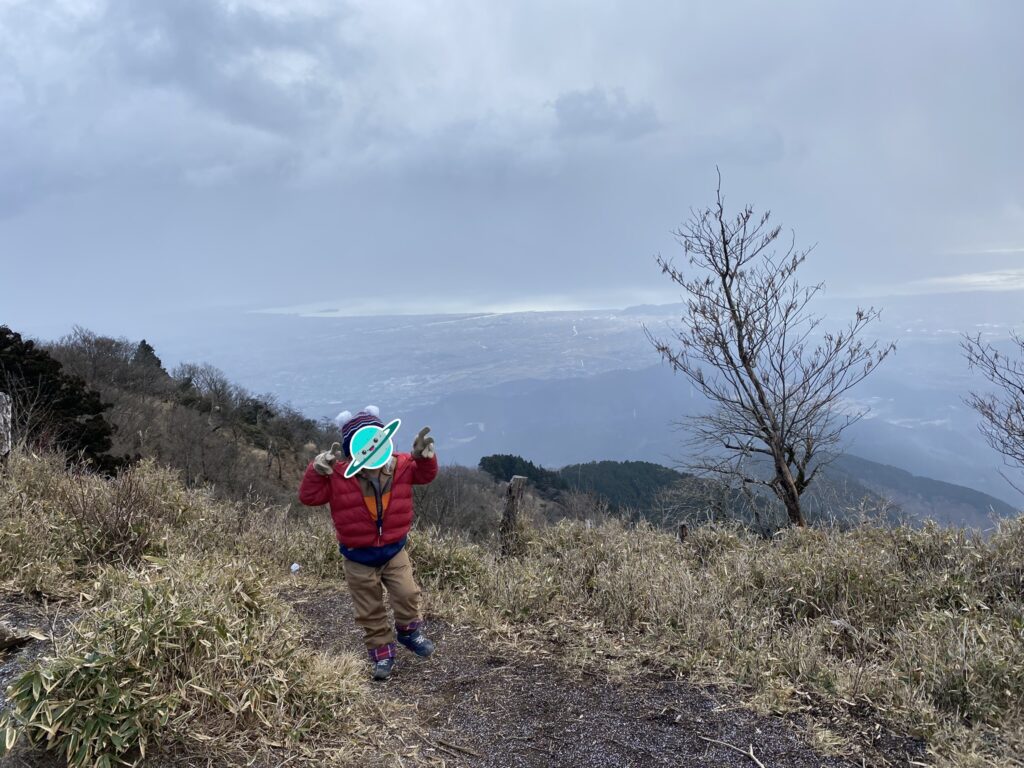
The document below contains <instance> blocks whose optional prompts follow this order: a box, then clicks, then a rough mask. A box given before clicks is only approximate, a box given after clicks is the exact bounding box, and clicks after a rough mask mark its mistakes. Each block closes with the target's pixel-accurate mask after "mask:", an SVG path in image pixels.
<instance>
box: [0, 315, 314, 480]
mask: <svg viewBox="0 0 1024 768" xmlns="http://www.w3.org/2000/svg"><path fill="white" fill-rule="evenodd" d="M0 387H3V388H5V389H6V390H7V391H8V392H10V393H11V394H12V396H13V397H14V401H15V402H14V410H15V413H16V414H17V417H16V419H15V440H16V441H21V442H23V443H25V444H29V445H34V446H38V447H43V448H53V449H59V450H64V451H67V452H69V453H70V454H71V455H72V457H75V456H77V455H78V454H80V453H82V454H83V455H84V456H85V457H86V458H87V459H89V460H90V462H91V463H92V464H93V465H94V466H97V467H99V468H101V469H104V470H106V471H113V470H115V469H117V468H118V467H121V466H125V465H126V464H127V463H130V462H133V461H138V460H140V459H143V458H151V459H154V460H156V461H159V462H161V463H163V464H166V465H169V466H172V467H174V468H175V469H178V470H179V471H181V473H182V478H183V480H184V482H185V483H186V485H188V486H190V487H195V486H201V485H210V486H212V487H214V488H216V489H219V491H220V492H222V493H224V494H225V495H245V494H248V495H251V496H261V497H265V498H272V499H278V500H283V499H291V498H293V497H294V492H295V485H296V482H297V477H298V473H299V472H300V471H301V469H303V468H304V467H305V465H306V463H307V462H308V460H309V458H310V457H311V456H312V454H313V452H314V450H315V447H316V446H317V445H319V444H323V443H325V442H327V443H328V444H329V440H328V438H330V437H331V435H332V434H333V433H332V431H331V429H332V427H333V425H331V424H329V423H328V424H322V423H318V422H316V421H314V420H312V419H309V418H307V417H305V416H303V415H302V414H301V413H299V412H298V411H297V410H295V409H294V408H292V407H291V406H289V405H287V404H284V403H280V402H278V401H277V399H276V398H274V397H272V396H268V395H258V394H255V393H252V392H249V391H248V390H246V389H244V388H243V387H240V386H238V385H236V384H234V383H232V382H231V381H230V380H228V378H227V377H226V376H225V375H224V374H223V372H221V371H220V370H218V369H217V368H215V367H213V366H211V365H207V364H201V363H186V364H182V365H179V366H177V367H176V368H175V369H174V370H173V371H170V372H168V371H167V370H165V368H164V366H163V364H162V362H161V360H160V358H159V356H158V354H157V351H156V350H155V349H154V348H153V347H152V346H151V345H150V344H149V343H147V342H146V341H145V339H143V340H141V341H138V342H134V341H130V340H128V339H125V338H111V337H107V336H100V335H97V334H95V333H92V332H91V331H88V330H86V329H83V328H75V330H74V331H73V332H72V333H71V334H69V335H67V336H65V337H63V338H62V339H60V340H58V341H56V342H52V343H49V344H41V343H37V342H33V341H25V340H23V339H21V337H20V336H19V335H18V334H17V333H15V332H14V331H12V330H10V329H9V328H6V327H4V328H0Z"/></svg>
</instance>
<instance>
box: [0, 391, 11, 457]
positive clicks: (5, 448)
mask: <svg viewBox="0 0 1024 768" xmlns="http://www.w3.org/2000/svg"><path fill="white" fill-rule="evenodd" d="M13 433H14V428H13V423H12V413H11V396H10V395H8V394H7V393H6V392H0V464H3V463H5V462H6V461H7V456H8V455H9V454H10V452H11V448H13V446H14V438H13Z"/></svg>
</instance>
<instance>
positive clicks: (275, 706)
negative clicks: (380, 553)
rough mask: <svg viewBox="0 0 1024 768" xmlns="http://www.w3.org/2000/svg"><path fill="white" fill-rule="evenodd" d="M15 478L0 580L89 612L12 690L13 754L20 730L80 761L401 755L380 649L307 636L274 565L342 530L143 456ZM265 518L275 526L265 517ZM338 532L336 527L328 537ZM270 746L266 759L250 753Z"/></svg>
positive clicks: (35, 462) (2, 744)
mask: <svg viewBox="0 0 1024 768" xmlns="http://www.w3.org/2000/svg"><path fill="white" fill-rule="evenodd" d="M8 470H9V471H8V472H7V474H6V476H5V477H3V478H2V479H0V589H4V590H7V591H10V590H17V591H21V592H24V593H28V594H41V595H44V596H50V597H57V598H61V599H64V600H67V601H69V602H70V603H71V604H72V605H74V606H75V607H73V608H72V609H71V610H72V611H74V612H78V613H80V618H79V619H78V620H77V621H76V622H75V623H74V624H73V625H72V629H71V631H70V633H69V634H68V635H66V636H64V637H58V638H56V639H55V640H56V641H55V644H54V647H53V652H52V654H51V656H50V657H49V658H46V659H44V660H43V661H42V662H41V663H39V664H37V665H35V666H34V667H32V668H31V669H29V670H28V671H27V672H26V673H25V674H24V675H22V677H20V678H19V679H17V680H16V681H15V683H14V684H13V685H12V687H11V688H10V689H9V690H8V691H7V697H8V699H9V702H10V705H11V706H10V708H9V709H8V710H7V711H6V712H5V713H4V715H3V717H2V718H0V734H3V738H2V739H0V754H2V753H3V752H4V751H5V750H6V749H10V748H11V747H14V746H15V745H16V744H17V743H22V744H30V745H36V746H42V747H45V748H47V749H51V750H54V751H58V752H60V753H62V754H63V755H65V756H66V758H67V760H68V763H69V765H71V766H89V765H100V766H104V765H121V764H124V765H134V764H140V763H141V762H143V761H145V764H147V765H152V764H173V765H180V764H196V765H201V764H210V765H253V764H256V765H261V764H265V765H276V764H280V763H281V762H283V761H287V763H288V764H289V765H303V764H305V765H327V764H330V765H396V764H399V762H400V761H399V752H398V750H399V748H404V747H403V745H402V743H401V741H400V740H397V739H395V738H394V735H395V731H396V730H399V729H401V727H402V724H403V723H404V722H405V720H404V718H405V717H406V715H404V714H403V713H402V712H395V711H389V712H388V713H386V714H385V713H384V712H382V711H381V710H380V707H379V705H378V704H376V703H375V697H373V696H372V695H371V694H370V691H369V688H368V685H367V682H366V677H367V676H366V668H365V660H363V659H362V658H356V657H354V656H341V657H339V656H332V657H330V658H329V659H327V658H323V657H321V656H318V655H317V654H314V653H313V652H311V651H309V650H308V649H305V648H303V647H302V646H301V645H300V642H299V636H298V634H297V625H298V622H297V620H296V619H295V617H294V616H292V615H291V613H290V611H289V610H288V609H287V607H286V606H285V605H284V604H283V603H282V602H281V601H280V600H278V599H277V598H276V597H275V596H274V595H273V593H272V590H271V589H270V586H271V585H272V581H271V580H268V577H267V575H266V574H268V573H273V572H278V571H279V572H281V573H285V572H287V571H286V566H285V565H283V564H284V563H286V562H290V560H289V558H291V557H298V556H299V555H300V553H301V555H302V559H303V562H304V563H310V564H311V565H312V568H311V570H313V571H316V567H315V566H316V564H315V562H313V559H314V558H312V557H309V556H308V555H309V554H310V553H311V552H315V551H318V550H321V551H322V562H323V571H322V572H321V573H320V575H324V576H326V575H334V573H335V572H334V571H332V569H336V568H338V566H337V564H336V562H335V561H336V559H337V556H336V548H335V547H334V545H333V544H332V545H331V547H330V551H331V552H333V553H334V554H335V556H334V557H333V558H329V557H328V555H327V554H326V553H327V552H328V548H327V546H326V543H325V542H326V539H327V536H328V535H329V534H330V531H329V530H318V527H317V526H315V525H313V524H312V523H310V522H304V521H289V520H288V519H287V517H286V516H284V514H283V513H278V512H274V511H272V510H261V511H256V510H252V509H248V508H246V507H245V506H244V505H232V504H226V503H223V502H216V501H214V500H213V499H212V498H211V497H209V496H208V495H207V494H204V493H203V492H200V491H188V490H185V489H184V488H183V487H182V486H181V484H180V483H179V482H178V481H177V480H176V478H175V476H174V474H173V473H171V472H167V471H165V470H162V469H159V468H157V467H155V466H153V465H152V464H142V465H140V466H138V467H136V468H135V469H133V470H131V471H130V472H128V473H126V474H125V475H123V476H121V477H118V478H115V479H113V480H102V479H100V478H97V477H92V476H75V475H73V474H68V473H67V472H65V471H64V469H63V466H62V463H61V462H59V461H56V460H52V459H50V458H34V457H31V456H25V455H16V456H14V457H13V459H12V461H11V463H10V465H9V468H8ZM261 526H262V530H261ZM330 539H331V541H332V542H333V536H330ZM253 760H255V761H256V762H255V763H253V762H252V761H253Z"/></svg>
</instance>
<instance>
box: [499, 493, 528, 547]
mask: <svg viewBox="0 0 1024 768" xmlns="http://www.w3.org/2000/svg"><path fill="white" fill-rule="evenodd" d="M525 489H526V478H525V477H523V476H522V475H513V476H512V480H511V482H509V484H508V490H506V491H505V512H504V514H503V515H502V516H501V526H500V527H499V528H498V533H499V534H500V536H501V554H502V555H505V556H509V555H518V554H521V553H522V550H523V535H522V531H521V530H520V528H519V504H520V502H521V501H522V500H523V491H524V490H525Z"/></svg>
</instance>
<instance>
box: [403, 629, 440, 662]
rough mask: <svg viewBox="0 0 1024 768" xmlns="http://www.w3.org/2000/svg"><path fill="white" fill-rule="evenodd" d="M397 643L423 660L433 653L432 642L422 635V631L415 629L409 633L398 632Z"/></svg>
mask: <svg viewBox="0 0 1024 768" xmlns="http://www.w3.org/2000/svg"><path fill="white" fill-rule="evenodd" d="M397 637H398V642H400V643H401V644H402V645H404V646H405V647H406V648H408V649H409V650H410V651H412V652H413V653H415V654H416V655H417V656H422V657H423V658H424V659H425V658H427V656H429V655H430V654H432V653H433V652H434V643H433V641H432V640H431V639H430V638H429V637H427V636H426V635H424V634H423V630H422V629H420V628H419V627H416V628H415V629H413V630H412V631H411V632H398V633H397Z"/></svg>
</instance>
